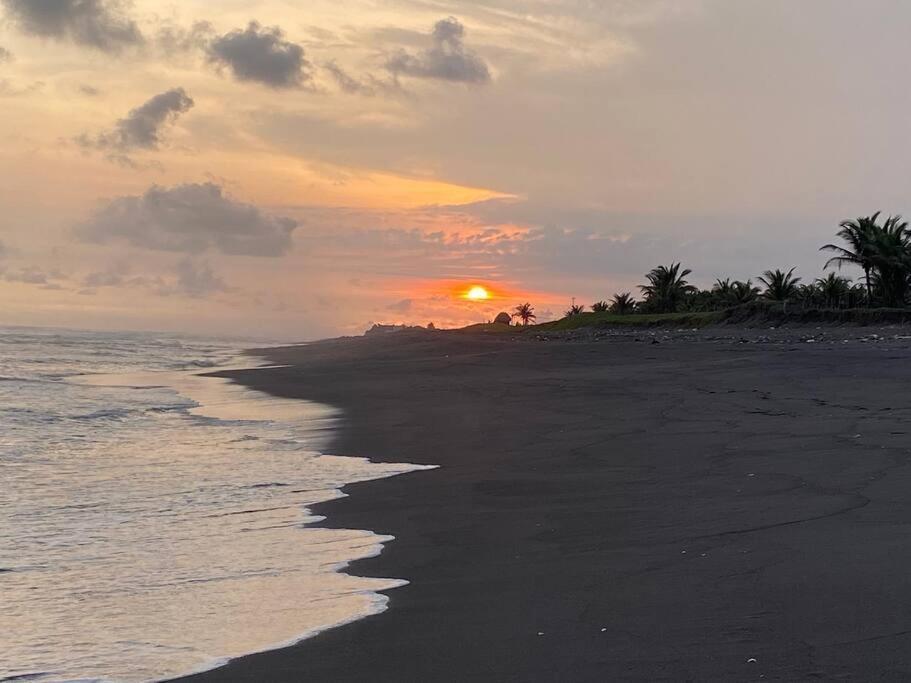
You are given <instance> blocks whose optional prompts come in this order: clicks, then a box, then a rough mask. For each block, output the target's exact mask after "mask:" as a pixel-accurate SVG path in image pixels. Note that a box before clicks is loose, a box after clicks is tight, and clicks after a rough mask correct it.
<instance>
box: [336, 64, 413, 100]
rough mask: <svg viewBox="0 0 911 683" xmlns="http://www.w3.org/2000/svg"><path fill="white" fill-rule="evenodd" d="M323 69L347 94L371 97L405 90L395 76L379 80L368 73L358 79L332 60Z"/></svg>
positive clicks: (398, 93)
mask: <svg viewBox="0 0 911 683" xmlns="http://www.w3.org/2000/svg"><path fill="white" fill-rule="evenodd" d="M323 69H325V70H326V71H328V72H329V75H330V76H332V80H334V81H335V84H336V85H337V86H338V87H339V89H340V90H341V91H342V92H344V93H347V94H349V95H365V96H367V97H373V96H375V95H380V94H390V95H392V94H395V95H402V94H404V92H405V91H404V89H403V88H402V86H401V85H400V84H399V83H398V82H397V81H396V79H395V78H387V79H386V80H380V79H378V78H376V77H375V76H373V75H370V74H368V75H367V76H365V77H364V78H362V79H358V78H355V77H354V76H352V75H351V74H349V73H348V72H347V71H345V70H344V69H343V68H342V67H341V66H339V65H338V63H337V62H336V61H334V60H331V61H328V62H326V63H325V64H323Z"/></svg>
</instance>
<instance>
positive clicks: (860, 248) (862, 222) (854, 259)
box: [819, 211, 880, 300]
mask: <svg viewBox="0 0 911 683" xmlns="http://www.w3.org/2000/svg"><path fill="white" fill-rule="evenodd" d="M879 214H880V212H879V211H877V212H876V213H874V214H873V215H872V216H862V217H860V218H856V219H854V220H853V221H850V220H848V221H842V222H841V223H839V224H838V227H839V230H838V232H837V233H836V235H838V237H840V238H841V239H842V240H843V241H844V242H845V243H846V244H847V246H846V247H842V246H839V245H837V244H824V245H823V246H821V247H820V248H819V250H820V251H832V252H835V256H833V257H832V258H830V259H829V260H828V261H826V265H825V268H828V267H829V266H831V265H833V264H834V265H837V266H838V267H839V268H841V267H842V266H844V265H855V266H860V268H861V270H863V271H864V281H865V282H866V285H867V298H868V300H869V299H871V298H872V295H873V290H872V288H871V281H870V274H871V272H872V271H873V259H872V256H873V249H872V247H873V235H874V234H875V232H876V231H877V230H878V229H879V226H878V225H877V224H876V221H877V220H878V219H879Z"/></svg>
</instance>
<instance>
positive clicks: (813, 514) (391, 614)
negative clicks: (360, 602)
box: [177, 328, 911, 682]
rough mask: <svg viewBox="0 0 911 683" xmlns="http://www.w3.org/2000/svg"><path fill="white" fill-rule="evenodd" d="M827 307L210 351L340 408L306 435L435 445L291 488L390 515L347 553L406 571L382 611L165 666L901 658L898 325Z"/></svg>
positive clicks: (723, 664) (260, 675) (292, 391)
mask: <svg viewBox="0 0 911 683" xmlns="http://www.w3.org/2000/svg"><path fill="white" fill-rule="evenodd" d="M825 329H826V330H828V329H829V328H825ZM657 332H658V334H664V332H661V331H657ZM793 332H794V330H791V331H790V332H788V334H792V333H793ZM843 332H844V330H842V329H839V331H838V334H837V335H833V337H832V338H831V339H828V340H825V341H826V342H829V343H818V342H817V343H813V344H807V343H806V340H805V339H804V340H802V341H801V340H799V339H796V338H795V339H787V338H782V339H781V340H780V341H779V343H755V344H754V343H742V342H741V341H740V340H739V339H737V336H738V335H751V334H754V333H761V334H765V332H764V331H763V330H751V331H736V330H735V331H732V330H726V331H725V333H726V336H727V337H729V338H727V339H725V340H714V341H712V340H707V339H703V338H699V339H690V338H687V337H686V335H683V338H681V339H676V338H673V335H670V336H671V338H669V339H659V340H657V341H658V342H659V343H658V344H657V345H655V344H652V343H648V344H643V343H640V342H637V341H635V335H636V334H638V335H639V336H641V335H642V332H641V331H639V332H633V333H632V336H630V335H626V336H622V335H620V336H615V337H610V338H607V339H594V340H593V339H588V338H580V339H574V340H572V341H567V340H552V343H541V342H535V341H530V340H529V341H515V340H512V339H508V338H507V339H504V338H501V337H500V336H499V335H459V334H458V333H397V335H396V336H394V337H377V338H369V339H364V338H349V339H341V340H333V341H327V342H317V343H314V344H309V345H306V346H301V347H285V348H279V349H273V350H267V351H265V352H264V351H263V350H259V351H257V352H256V353H257V355H263V354H265V355H266V357H267V358H268V359H269V361H270V362H272V363H274V364H276V365H282V366H283V367H273V368H266V369H260V370H256V371H245V372H237V373H226V374H223V373H215V374H220V375H223V376H228V377H230V378H231V379H233V380H234V381H237V382H239V383H241V384H244V385H246V386H251V387H253V388H256V389H259V390H262V391H267V392H268V393H272V394H273V395H278V396H284V397H288V398H294V397H297V398H308V399H310V400H316V401H318V402H321V403H326V404H328V405H331V406H334V407H339V408H341V409H343V410H344V411H345V414H346V420H345V422H344V424H343V425H342V426H341V428H340V431H339V433H338V434H337V435H336V437H335V438H334V440H333V442H332V444H331V445H330V447H329V449H328V450H329V452H332V453H335V454H339V455H354V456H361V457H364V456H366V457H369V458H371V459H372V460H374V461H378V462H385V461H398V462H402V461H406V462H435V463H439V464H440V465H442V469H439V470H431V471H428V472H425V473H423V474H421V475H420V476H417V475H418V473H413V474H414V476H412V477H407V478H401V477H394V478H391V479H383V480H380V481H374V482H362V483H358V484H353V485H349V486H346V487H345V493H346V494H348V497H347V498H344V499H341V500H337V501H330V502H327V503H322V504H320V505H317V506H316V507H315V510H314V512H315V513H316V514H320V515H325V516H326V519H325V520H324V521H323V522H320V523H319V524H318V525H317V526H326V527H329V528H367V529H371V530H373V531H374V533H377V534H390V535H393V536H395V537H396V541H395V542H394V543H392V544H390V545H388V546H386V547H385V548H384V552H383V553H382V554H381V555H379V556H377V557H374V558H371V559H367V560H359V561H357V562H355V563H352V565H351V566H350V568H349V571H350V572H352V573H354V574H356V575H359V576H374V577H375V576H397V577H401V578H402V579H404V580H406V581H409V582H410V583H409V585H408V586H405V587H403V588H399V589H396V590H395V591H394V592H393V593H392V594H391V595H390V598H391V602H390V605H389V609H388V610H387V611H386V612H383V613H382V614H380V615H374V616H369V617H366V618H364V619H360V620H358V621H355V622H352V623H350V624H348V625H346V626H342V627H340V628H333V629H330V630H328V631H324V632H322V633H320V634H318V635H317V636H315V637H312V638H309V639H307V640H304V641H302V642H300V643H298V644H297V645H294V646H292V647H289V648H284V649H280V650H273V651H270V652H268V653H260V654H253V655H248V656H246V657H241V658H238V659H234V660H232V661H231V662H229V663H228V664H227V665H226V666H224V667H221V668H219V669H214V670H211V671H209V672H206V673H204V674H199V675H195V676H188V677H184V678H181V679H177V680H184V681H198V682H205V681H254V680H270V681H298V680H304V679H308V680H327V681H328V680H333V681H336V680H338V681H349V680H350V681H356V680H390V681H392V680H422V679H423V680H469V679H470V680H557V679H560V678H562V679H564V680H604V679H605V678H608V679H610V678H615V679H624V680H646V679H651V680H656V679H657V680H662V679H664V680H668V679H670V680H679V679H681V678H696V679H715V680H721V679H726V680H732V679H733V680H742V679H745V678H750V679H752V678H758V677H759V676H760V675H763V676H766V677H767V678H773V677H779V678H802V677H810V676H818V675H822V676H825V677H828V676H839V675H850V674H854V675H861V674H863V675H869V674H870V673H871V672H876V671H880V672H881V673H884V674H885V675H888V674H889V673H890V672H891V673H894V672H895V671H899V672H906V671H911V657H909V656H906V655H905V654H904V651H905V650H907V648H906V645H907V642H906V640H904V636H902V635H901V634H902V632H903V628H902V627H903V626H904V623H903V619H902V615H901V611H902V610H901V609H897V608H896V607H895V605H901V603H902V602H903V599H904V598H908V599H911V587H909V586H908V585H906V584H907V582H906V581H905V580H904V579H903V578H902V574H903V572H902V568H903V567H904V566H905V565H906V564H907V563H908V562H911V550H909V549H905V548H904V547H903V545H902V543H901V540H902V533H901V532H896V529H901V525H904V524H908V525H909V526H911V511H909V512H908V513H907V514H905V513H904V512H903V511H902V510H901V509H899V510H894V509H893V508H894V506H895V505H898V504H899V502H898V501H900V500H902V499H903V496H904V485H905V483H906V482H905V481H903V477H904V476H905V473H904V471H903V468H904V467H905V466H906V465H907V464H909V462H908V461H909V456H908V454H907V449H906V448H904V447H903V443H904V442H903V440H902V439H901V435H900V434H894V433H893V432H896V431H900V429H901V427H900V426H898V427H897V426H896V425H900V423H901V422H902V421H903V419H904V415H905V414H904V413H903V412H902V411H903V410H905V409H904V408H902V407H901V406H900V403H901V401H900V397H901V396H902V393H903V387H904V386H906V385H907V384H906V383H907V381H909V380H911V370H908V369H906V368H905V367H904V366H905V365H907V363H906V362H905V361H906V360H907V359H908V358H911V344H909V342H908V341H907V340H905V339H902V338H900V337H902V336H903V335H896V337H897V338H894V339H891V338H890V339H881V340H879V341H881V342H882V343H879V344H876V345H875V346H872V345H870V344H869V340H870V339H872V337H871V334H878V333H877V332H873V330H872V329H871V328H863V329H862V330H858V331H857V332H858V334H855V335H854V336H852V337H851V338H850V339H842V338H841V336H843V335H842V333H843ZM894 332H895V330H894V329H893V330H892V333H894ZM861 333H862V334H861ZM835 336H838V337H839V339H835V338H834V337H835ZM862 338H867V341H863V339H862ZM814 339H815V337H814ZM859 376H863V377H864V381H859V380H857V377H859ZM854 430H856V433H857V434H860V436H859V437H857V438H855V437H854V434H855V431H854ZM848 432H851V433H850V434H849V433H848ZM428 453H432V454H433V455H432V456H431V457H428V455H427V454H428ZM883 553H890V555H889V557H890V561H889V562H882V563H879V564H873V563H871V562H870V561H869V560H868V559H867V558H875V557H883ZM906 561H907V562H906ZM834 566H837V567H839V569H840V573H839V572H833V571H831V569H830V568H831V567H834ZM750 660H755V661H750Z"/></svg>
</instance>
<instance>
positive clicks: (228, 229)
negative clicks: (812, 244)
mask: <svg viewBox="0 0 911 683" xmlns="http://www.w3.org/2000/svg"><path fill="white" fill-rule="evenodd" d="M297 225H298V223H297V221H294V220H292V219H290V218H284V217H280V216H271V215H269V214H266V213H264V212H263V211H262V210H260V209H259V208H258V207H256V206H254V205H252V204H245V203H243V202H238V201H235V200H233V199H231V198H230V197H228V196H226V195H225V194H224V191H223V190H222V188H221V186H219V185H215V184H214V183H203V184H187V185H177V186H175V187H172V188H163V187H158V186H153V187H151V188H150V189H149V190H147V191H146V192H145V194H143V195H142V196H141V197H132V196H131V197H120V198H118V199H115V200H113V201H111V202H110V203H109V204H107V205H106V206H104V207H103V208H102V209H101V210H100V211H99V212H98V213H97V214H95V216H93V217H92V218H91V219H90V220H89V221H87V222H86V223H83V224H82V225H80V226H78V227H77V228H76V233H77V235H78V236H79V237H81V238H82V239H83V240H85V241H88V242H98V243H101V242H111V241H122V242H126V243H127V244H130V245H132V246H135V247H141V248H144V249H155V250H159V251H179V252H186V253H201V252H204V251H207V250H213V251H219V252H222V253H224V254H235V255H245V256H281V255H282V254H284V253H286V252H287V251H288V250H290V248H291V233H292V232H293V231H294V229H295V228H296V227H297Z"/></svg>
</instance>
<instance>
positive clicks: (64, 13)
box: [0, 0, 143, 52]
mask: <svg viewBox="0 0 911 683" xmlns="http://www.w3.org/2000/svg"><path fill="white" fill-rule="evenodd" d="M0 2H2V4H3V6H4V7H5V8H6V13H7V16H9V18H10V19H12V20H13V22H14V23H15V24H16V25H17V26H18V27H19V29H20V30H22V31H23V32H25V33H29V34H31V35H35V36H39V37H41V38H53V39H55V40H69V41H71V42H73V43H76V44H77V45H85V46H88V47H93V48H96V49H98V50H102V51H104V52H118V51H120V50H121V49H123V48H125V47H129V46H133V45H139V44H141V43H142V42H143V37H142V33H141V32H140V30H139V27H138V26H137V25H136V22H134V21H133V20H132V19H130V18H129V17H128V16H127V15H126V14H125V13H124V11H123V4H124V3H122V2H120V0H0Z"/></svg>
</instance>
